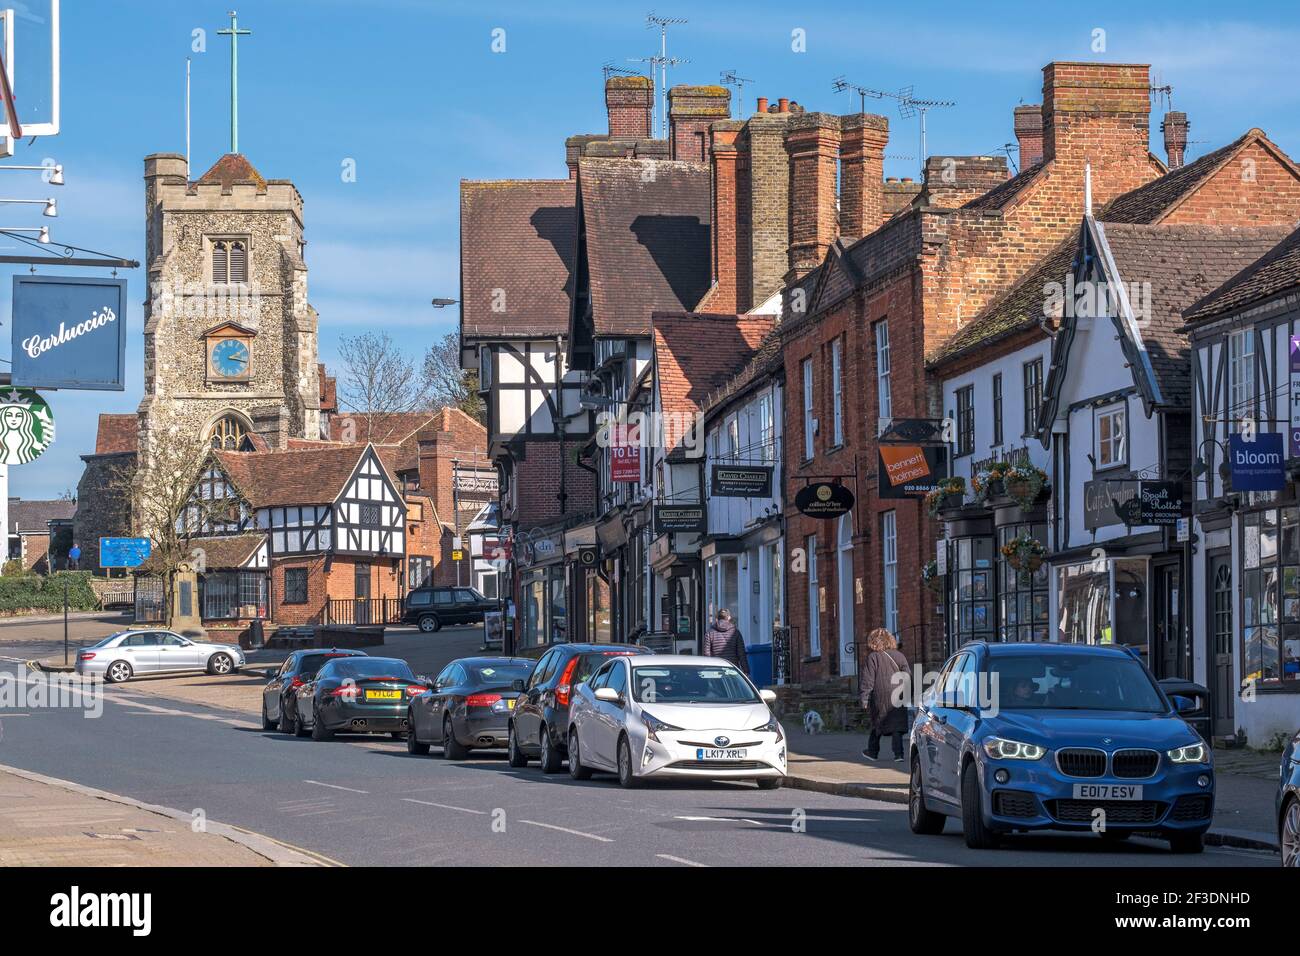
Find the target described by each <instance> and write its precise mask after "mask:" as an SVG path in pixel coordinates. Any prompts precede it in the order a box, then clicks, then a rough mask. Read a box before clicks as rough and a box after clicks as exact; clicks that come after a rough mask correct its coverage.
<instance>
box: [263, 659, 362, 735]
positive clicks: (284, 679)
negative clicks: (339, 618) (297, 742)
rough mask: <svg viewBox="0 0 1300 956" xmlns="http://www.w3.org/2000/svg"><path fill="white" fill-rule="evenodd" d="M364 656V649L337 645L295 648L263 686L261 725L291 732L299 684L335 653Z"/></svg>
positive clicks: (305, 681)
mask: <svg viewBox="0 0 1300 956" xmlns="http://www.w3.org/2000/svg"><path fill="white" fill-rule="evenodd" d="M365 656H366V652H365V651H350V650H345V649H343V648H339V647H309V648H305V649H303V650H300V651H294V652H293V653H292V654H290V655H289V656H288V657H286V658H285V659H284V663H283V664H281V665H280V669H279V670H278V671H276V672H275V673H274V674H272V675H271V679H270V680H269V681H267V683H266V686H265V687H263V688H262V729H263V730H277V729H278V730H279V731H280V733H282V734H291V733H294V731H295V730H296V729H297V722H298V707H297V703H296V701H297V697H298V688H300V687H302V685H303V684H305V683H307V681H309V680H311V679H312V678H313V677H315V676H316V672H317V671H318V670H320V669H321V667H322V666H323V665H324V664H325V662H326V661H330V660H333V659H334V658H336V657H365Z"/></svg>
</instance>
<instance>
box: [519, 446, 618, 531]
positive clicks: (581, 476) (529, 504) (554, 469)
mask: <svg viewBox="0 0 1300 956" xmlns="http://www.w3.org/2000/svg"><path fill="white" fill-rule="evenodd" d="M583 444H584V443H583V442H580V441H565V442H556V441H536V442H527V443H526V445H525V448H524V454H523V455H521V456H516V458H515V465H514V468H515V473H514V490H515V513H514V514H513V515H507V516H505V520H507V521H509V520H515V521H518V522H519V526H520V527H521V528H531V527H535V526H536V525H543V524H549V523H551V522H553V521H557V520H559V519H561V518H563V517H565V516H566V515H580V514H589V513H591V512H593V511H594V509H595V503H596V486H595V479H596V476H595V475H593V474H592V473H591V472H589V471H584V470H583V469H582V468H580V467H578V465H577V464H576V463H575V461H574V454H575V452H577V451H579V450H580V449H581V448H582V446H583ZM562 458H563V481H564V492H565V494H566V495H567V496H568V497H567V498H566V499H565V508H564V510H563V511H561V510H560V501H559V497H558V495H559V492H560V481H561V459H562Z"/></svg>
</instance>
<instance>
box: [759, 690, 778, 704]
mask: <svg viewBox="0 0 1300 956" xmlns="http://www.w3.org/2000/svg"><path fill="white" fill-rule="evenodd" d="M758 696H759V697H761V698H762V699H763V703H765V704H775V703H776V691H774V690H768V689H767V688H766V687H764V688H763V689H762V690H760V691H759V692H758Z"/></svg>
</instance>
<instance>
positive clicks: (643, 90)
mask: <svg viewBox="0 0 1300 956" xmlns="http://www.w3.org/2000/svg"><path fill="white" fill-rule="evenodd" d="M653 106H654V88H653V85H652V84H651V82H650V78H649V77H645V76H611V77H610V78H609V79H608V80H606V81H605V109H606V110H607V111H608V113H609V135H610V136H621V137H634V138H635V137H649V135H650V114H651V110H652V108H653Z"/></svg>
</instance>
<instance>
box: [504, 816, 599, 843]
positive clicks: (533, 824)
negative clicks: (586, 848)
mask: <svg viewBox="0 0 1300 956" xmlns="http://www.w3.org/2000/svg"><path fill="white" fill-rule="evenodd" d="M519 822H520V823H527V824H528V825H529V826H530V827H545V828H546V829H548V830H559V831H560V832H561V833H567V834H569V835H570V836H580V837H586V838H587V839H588V840H599V841H600V842H601V843H613V842H614V841H613V840H611V839H610V838H609V837H603V836H597V835H596V834H594V833H583V832H582V831H581V830H570V829H569V828H568V827H557V826H556V825H555V824H554V823H538V822H537V821H536V820H520V821H519Z"/></svg>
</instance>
